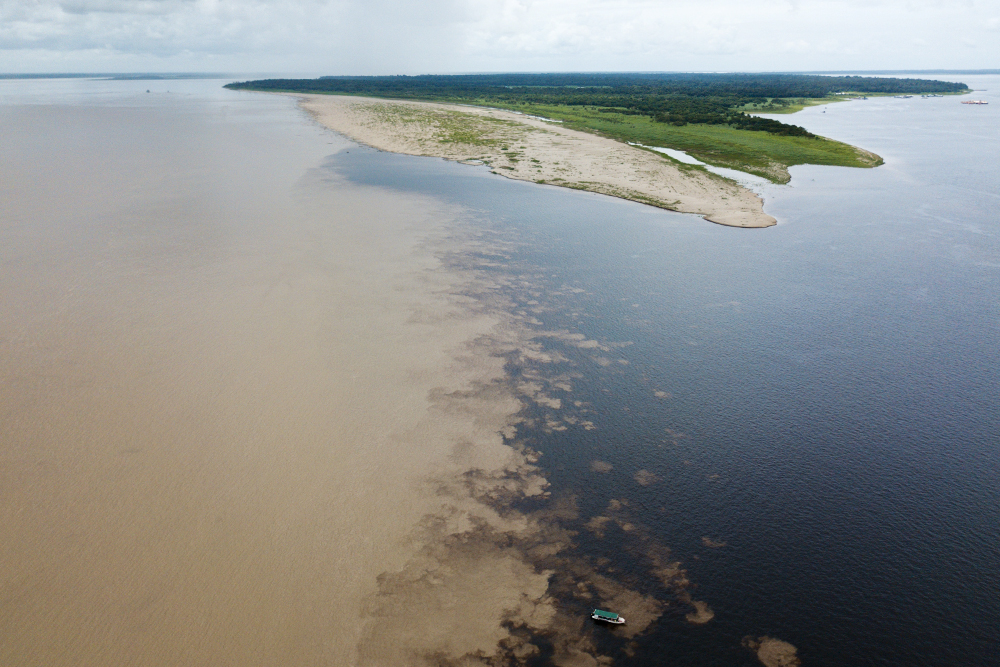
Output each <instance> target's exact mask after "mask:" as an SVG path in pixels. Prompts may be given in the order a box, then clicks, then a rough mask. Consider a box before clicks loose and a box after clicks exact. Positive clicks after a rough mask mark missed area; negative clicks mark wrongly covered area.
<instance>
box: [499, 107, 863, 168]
mask: <svg viewBox="0 0 1000 667" xmlns="http://www.w3.org/2000/svg"><path fill="white" fill-rule="evenodd" d="M519 110H520V111H522V112H524V113H529V114H532V115H537V116H543V117H545V118H552V119H554V120H561V121H563V124H564V125H565V126H566V127H570V128H572V129H577V130H584V131H590V132H598V133H600V134H602V135H605V136H609V137H612V138H614V139H618V140H620V141H626V142H631V143H637V144H642V145H644V146H657V147H665V148H675V149H677V150H681V151H684V152H685V153H687V154H688V155H691V156H692V157H695V158H697V159H699V160H701V161H702V162H705V163H707V164H711V165H715V166H718V167H729V168H730V169H738V170H740V171H745V172H748V173H751V174H756V175H758V176H763V177H764V178H767V179H768V180H771V181H773V182H775V183H786V182H788V179H789V175H788V167H790V166H792V165H796V164H824V165H834V166H843V167H875V166H878V165H879V164H882V160H881V159H880V158H879V157H878V156H876V155H874V154H872V153H868V152H867V151H863V150H860V149H857V148H854V147H853V146H849V145H847V144H845V143H841V142H839V141H833V140H830V139H824V138H823V137H816V136H811V137H803V136H787V135H776V134H771V133H768V132H755V131H747V130H741V129H738V128H734V127H730V126H726V125H710V124H686V125H674V124H672V123H660V122H657V121H656V120H655V119H652V118H650V117H648V116H637V115H630V114H617V113H608V112H606V111H603V110H600V109H597V108H594V107H568V106H542V105H523V106H521V107H519Z"/></svg>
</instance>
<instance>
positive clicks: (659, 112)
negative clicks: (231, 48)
mask: <svg viewBox="0 0 1000 667" xmlns="http://www.w3.org/2000/svg"><path fill="white" fill-rule="evenodd" d="M227 88H232V89H235V90H258V91H272V92H278V91H281V92H303V93H327V94H346V95H366V96H370V97H391V98H397V99H412V100H427V101H437V102H461V103H466V104H479V105H486V106H497V107H502V108H508V109H515V110H519V109H521V108H522V107H524V106H534V105H541V106H545V107H552V106H566V107H587V108H593V109H597V110H598V111H600V112H603V113H613V114H625V115H636V116H645V117H647V118H649V119H650V120H652V121H653V122H657V123H669V124H671V125H674V126H684V125H687V124H699V125H725V126H728V127H731V128H734V129H740V130H756V131H764V132H768V133H771V134H776V135H781V136H797V137H812V136H813V135H812V134H810V133H809V132H807V131H806V130H805V129H803V128H801V127H799V126H797V125H791V124H788V123H782V122H779V121H777V120H773V119H770V118H761V117H759V116H755V115H751V114H749V113H747V110H752V111H756V112H767V111H775V110H781V108H782V107H785V106H787V105H789V104H790V103H793V102H795V101H799V102H801V101H804V100H817V99H824V98H829V97H831V96H834V95H838V94H844V93H854V94H862V95H864V94H867V95H903V94H905V95H913V94H929V93H936V94H942V93H962V92H966V91H967V90H968V87H967V86H966V85H965V84H964V83H952V82H947V81H932V80H927V79H899V78H888V77H881V78H880V77H866V76H824V75H811V74H684V73H660V74H653V73H595V74H586V73H583V74H475V75H432V74H427V75H420V76H324V77H320V78H318V79H264V80H260V81H246V82H242V83H232V84H229V85H228V86H227Z"/></svg>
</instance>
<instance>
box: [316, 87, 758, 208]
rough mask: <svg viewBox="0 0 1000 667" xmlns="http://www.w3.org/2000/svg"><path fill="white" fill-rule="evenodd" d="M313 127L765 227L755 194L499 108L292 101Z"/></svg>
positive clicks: (327, 98)
mask: <svg viewBox="0 0 1000 667" xmlns="http://www.w3.org/2000/svg"><path fill="white" fill-rule="evenodd" d="M297 97H299V98H300V99H301V105H302V107H303V108H304V109H306V110H307V111H308V112H309V113H311V114H312V115H313V116H314V117H315V118H316V120H317V121H319V122H320V123H321V124H322V125H324V126H326V127H328V128H330V129H331V130H334V131H336V132H339V133H341V134H343V135H345V136H347V137H350V138H351V139H353V140H354V141H357V142H359V143H362V144H365V145H368V146H372V147H374V148H377V149H379V150H385V151H391V152H394V153H405V154H408V155H425V156H433V157H442V158H445V159H448V160H457V161H460V162H468V163H473V164H487V165H489V166H490V168H491V169H492V170H493V171H494V172H495V173H498V174H501V175H503V176H507V177H508V178H514V179H518V180H524V181H532V182H536V183H544V184H547V185H557V186H561V187H568V188H574V189H578V190H588V191H591V192H598V193H601V194H606V195H610V196H613V197H620V198H622V199H628V200H632V201H637V202H641V203H644V204H649V205H652V206H658V207H660V208H665V209H669V210H672V211H678V212H681V213H695V214H698V215H701V216H702V217H704V218H705V219H706V220H708V221H710V222H715V223H718V224H721V225H727V226H731V227H770V226H772V225H774V224H776V220H775V219H774V218H773V217H771V216H769V215H767V214H766V213H764V211H763V201H762V200H761V199H760V197H759V196H757V195H756V194H755V193H753V192H751V191H750V190H747V189H746V188H743V187H741V186H739V185H737V184H736V183H733V182H732V181H729V180H726V179H723V178H721V177H719V176H716V175H714V174H711V173H709V172H706V171H704V170H702V169H697V168H691V167H689V166H686V165H682V164H680V163H679V162H676V161H673V160H670V159H668V158H666V157H664V156H662V155H660V154H657V153H655V152H653V151H649V150H644V149H642V148H639V147H635V146H629V145H627V144H624V143H621V142H619V141H615V140H613V139H609V138H606V137H601V136H598V135H595V134H589V133H586V132H579V131H576V130H571V129H569V128H565V127H561V126H560V124H559V123H556V122H549V121H546V120H544V119H541V118H536V117H532V116H526V115H523V114H517V113H513V112H510V111H503V110H499V109H488V108H481V107H469V106H459V105H451V104H437V103H429V102H410V101H398V100H384V99H373V98H365V97H352V96H341V95H297Z"/></svg>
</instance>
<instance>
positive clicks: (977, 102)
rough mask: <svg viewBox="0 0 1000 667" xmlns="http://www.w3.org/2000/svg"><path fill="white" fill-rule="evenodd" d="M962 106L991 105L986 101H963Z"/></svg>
mask: <svg viewBox="0 0 1000 667" xmlns="http://www.w3.org/2000/svg"><path fill="white" fill-rule="evenodd" d="M962 104H989V102H987V101H986V100H962Z"/></svg>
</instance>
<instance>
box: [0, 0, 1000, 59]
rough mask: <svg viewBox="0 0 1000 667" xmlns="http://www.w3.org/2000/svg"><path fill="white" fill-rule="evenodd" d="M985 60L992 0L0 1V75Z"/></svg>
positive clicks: (999, 32) (998, 19)
mask: <svg viewBox="0 0 1000 667" xmlns="http://www.w3.org/2000/svg"><path fill="white" fill-rule="evenodd" d="M988 68H1000V0H957V1H942V0H655V1H654V0H420V1H411V0H367V1H361V0H242V1H235V0H0V73H36V72H39V73H40V72H220V73H223V72H224V73H233V74H248V75H250V74H261V75H265V74H270V75H303V76H307V75H321V74H421V73H459V72H511V71H519V72H555V71H745V72H750V71H807V70H819V71H832V70H880V69H883V70H884V69H988Z"/></svg>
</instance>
